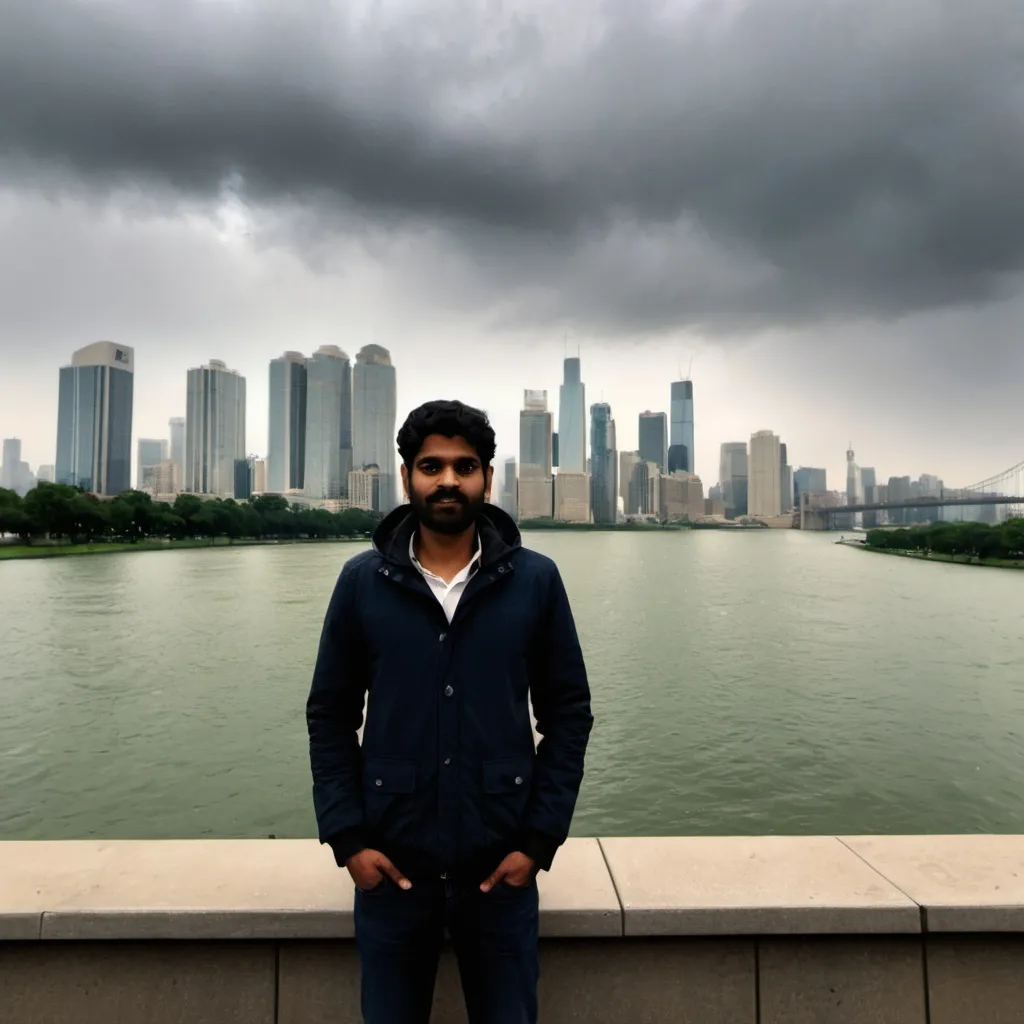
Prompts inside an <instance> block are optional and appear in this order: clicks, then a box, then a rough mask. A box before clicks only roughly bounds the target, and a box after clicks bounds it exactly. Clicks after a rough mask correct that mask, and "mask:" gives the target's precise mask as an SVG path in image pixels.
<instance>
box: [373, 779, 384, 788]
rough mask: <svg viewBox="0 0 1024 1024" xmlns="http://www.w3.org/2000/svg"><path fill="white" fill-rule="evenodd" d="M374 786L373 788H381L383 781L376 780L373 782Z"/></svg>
mask: <svg viewBox="0 0 1024 1024" xmlns="http://www.w3.org/2000/svg"><path fill="white" fill-rule="evenodd" d="M374 785H375V786H383V785H384V780H383V779H377V780H376V781H375V782H374Z"/></svg>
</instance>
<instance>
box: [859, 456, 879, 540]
mask: <svg viewBox="0 0 1024 1024" xmlns="http://www.w3.org/2000/svg"><path fill="white" fill-rule="evenodd" d="M860 483H861V489H862V490H863V492H864V504H865V505H873V504H874V503H875V502H876V501H878V479H877V476H876V474H875V471H874V469H873V468H867V467H865V468H862V469H861V471H860ZM862 522H863V525H864V526H865V527H867V528H868V529H872V528H874V527H876V526H877V525H878V523H879V519H878V513H877V512H865V513H864V518H863V520H862Z"/></svg>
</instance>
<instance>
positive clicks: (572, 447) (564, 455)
mask: <svg viewBox="0 0 1024 1024" xmlns="http://www.w3.org/2000/svg"><path fill="white" fill-rule="evenodd" d="M580 374H581V371H580V361H579V358H578V357H573V358H570V359H566V360H565V362H564V363H563V365H562V385H561V387H560V388H559V389H558V459H557V462H556V465H557V466H558V468H559V469H560V470H561V471H562V472H564V473H586V471H587V389H586V385H585V384H584V383H583V380H582V378H581V375H580Z"/></svg>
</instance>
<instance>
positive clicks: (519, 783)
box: [516, 775, 523, 786]
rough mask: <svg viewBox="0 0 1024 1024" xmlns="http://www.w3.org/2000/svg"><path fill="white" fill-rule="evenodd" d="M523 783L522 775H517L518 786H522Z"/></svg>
mask: <svg viewBox="0 0 1024 1024" xmlns="http://www.w3.org/2000/svg"><path fill="white" fill-rule="evenodd" d="M522 784H523V777H522V775H517V776H516V785H517V786H521V785H522Z"/></svg>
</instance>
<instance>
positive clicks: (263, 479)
mask: <svg viewBox="0 0 1024 1024" xmlns="http://www.w3.org/2000/svg"><path fill="white" fill-rule="evenodd" d="M345 483H346V487H347V485H348V481H347V480H346V481H345ZM266 491H267V460H266V459H260V458H256V459H254V460H253V464H252V493H253V494H265V493H266Z"/></svg>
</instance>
